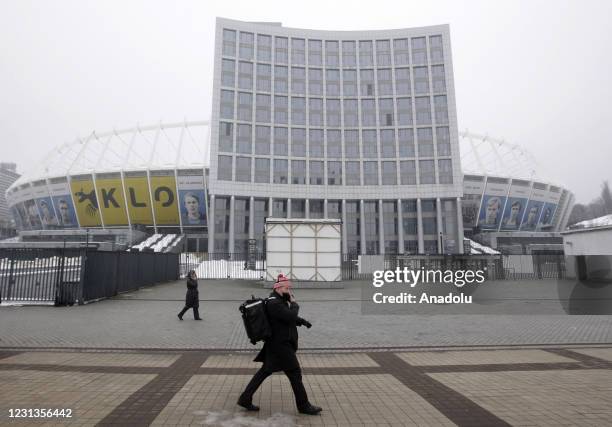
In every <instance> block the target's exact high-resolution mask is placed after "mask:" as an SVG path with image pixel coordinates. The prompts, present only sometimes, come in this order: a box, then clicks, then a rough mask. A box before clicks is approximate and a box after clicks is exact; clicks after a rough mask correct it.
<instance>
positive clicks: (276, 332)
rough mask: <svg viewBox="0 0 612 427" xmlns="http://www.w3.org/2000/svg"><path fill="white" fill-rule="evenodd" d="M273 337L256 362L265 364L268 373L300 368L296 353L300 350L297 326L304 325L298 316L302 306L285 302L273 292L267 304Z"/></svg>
mask: <svg viewBox="0 0 612 427" xmlns="http://www.w3.org/2000/svg"><path fill="white" fill-rule="evenodd" d="M266 311H267V313H268V321H269V322H270V329H272V336H271V337H270V338H268V339H267V340H266V342H265V343H264V346H263V348H262V349H261V351H260V352H259V354H258V355H257V357H256V358H255V362H263V364H264V365H263V368H264V369H265V370H267V371H268V372H277V371H290V370H293V369H296V368H299V367H300V363H299V362H298V360H297V357H296V355H295V352H296V351H297V349H298V332H297V326H301V325H303V324H304V319H302V318H301V317H299V316H298V312H299V311H300V306H299V305H298V304H297V303H295V302H292V303H290V302H288V301H285V300H284V299H283V297H282V295H280V294H278V293H276V292H272V293H271V294H270V299H268V302H267V304H266Z"/></svg>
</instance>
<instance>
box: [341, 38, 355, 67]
mask: <svg viewBox="0 0 612 427" xmlns="http://www.w3.org/2000/svg"><path fill="white" fill-rule="evenodd" d="M356 65H357V52H356V48H355V42H354V41H343V42H342V66H343V67H354V66H356Z"/></svg>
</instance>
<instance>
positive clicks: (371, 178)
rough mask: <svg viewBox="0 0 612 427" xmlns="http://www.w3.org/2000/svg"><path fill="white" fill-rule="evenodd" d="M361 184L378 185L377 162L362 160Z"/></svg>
mask: <svg viewBox="0 0 612 427" xmlns="http://www.w3.org/2000/svg"><path fill="white" fill-rule="evenodd" d="M363 185H378V162H363Z"/></svg>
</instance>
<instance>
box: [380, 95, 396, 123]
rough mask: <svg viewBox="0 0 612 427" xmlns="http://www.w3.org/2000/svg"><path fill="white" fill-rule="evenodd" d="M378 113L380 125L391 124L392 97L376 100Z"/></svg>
mask: <svg viewBox="0 0 612 427" xmlns="http://www.w3.org/2000/svg"><path fill="white" fill-rule="evenodd" d="M378 115H379V117H378V123H379V124H380V126H393V98H381V99H379V100H378Z"/></svg>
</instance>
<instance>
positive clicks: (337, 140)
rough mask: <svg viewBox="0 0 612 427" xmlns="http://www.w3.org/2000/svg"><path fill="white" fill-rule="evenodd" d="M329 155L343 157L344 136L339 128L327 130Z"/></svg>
mask: <svg viewBox="0 0 612 427" xmlns="http://www.w3.org/2000/svg"><path fill="white" fill-rule="evenodd" d="M327 157H342V136H341V133H340V131H339V130H328V131H327Z"/></svg>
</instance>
